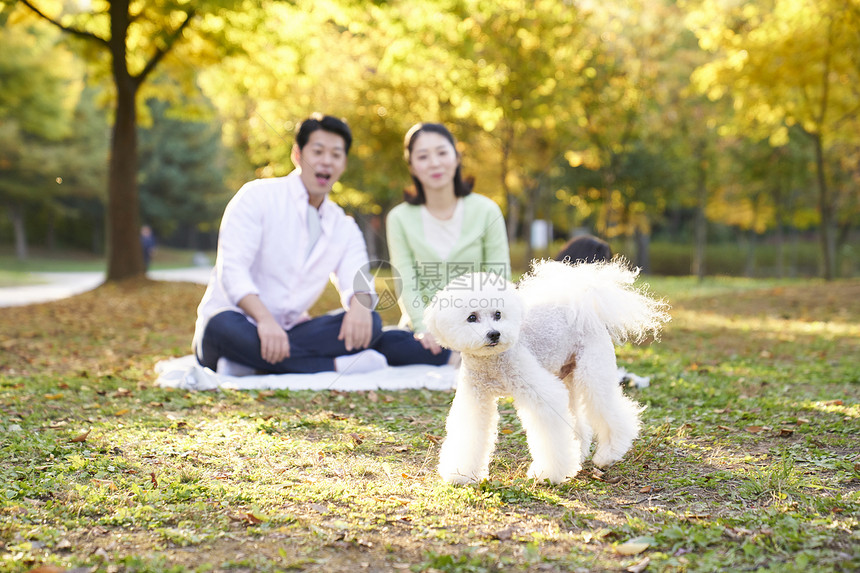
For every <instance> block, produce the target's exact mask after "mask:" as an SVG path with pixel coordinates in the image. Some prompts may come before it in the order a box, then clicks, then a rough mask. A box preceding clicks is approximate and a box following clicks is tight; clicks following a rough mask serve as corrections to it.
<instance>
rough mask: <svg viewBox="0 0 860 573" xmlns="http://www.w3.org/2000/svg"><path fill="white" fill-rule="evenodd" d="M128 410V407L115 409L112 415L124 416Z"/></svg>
mask: <svg viewBox="0 0 860 573" xmlns="http://www.w3.org/2000/svg"><path fill="white" fill-rule="evenodd" d="M128 412H129V409H128V408H123V409H122V410H117V411H116V412H114V416H117V417H119V416H125V415H126V414H128Z"/></svg>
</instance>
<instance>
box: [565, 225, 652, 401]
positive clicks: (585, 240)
mask: <svg viewBox="0 0 860 573" xmlns="http://www.w3.org/2000/svg"><path fill="white" fill-rule="evenodd" d="M611 259H612V249H611V248H610V246H609V243H607V242H606V241H604V240H603V239H600V238H598V237H595V236H594V235H579V236H577V237H574V238H572V239H571V240H569V241H568V242H567V243H566V244H565V245H564V246H563V247H562V248H561V250H560V251H559V252H558V254H557V255H556V256H555V260H557V261H562V262H565V263H568V264H571V265H575V264H579V263H599V262H604V261H609V260H611ZM618 378H619V382H620V383H621V384H622V385H630V386H634V387H636V388H646V387H648V386H649V385H650V383H651V377H650V376H646V377H643V376H637V375H636V374H634V373H632V372H627V370H625V369H624V368H622V367H620V366H619V367H618Z"/></svg>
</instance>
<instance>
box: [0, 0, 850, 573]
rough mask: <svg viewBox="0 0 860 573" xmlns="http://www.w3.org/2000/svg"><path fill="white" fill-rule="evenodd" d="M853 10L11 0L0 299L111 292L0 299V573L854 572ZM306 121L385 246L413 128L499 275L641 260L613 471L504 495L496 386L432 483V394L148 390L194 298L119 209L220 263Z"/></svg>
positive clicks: (657, 2) (634, 0)
mask: <svg viewBox="0 0 860 573" xmlns="http://www.w3.org/2000/svg"><path fill="white" fill-rule="evenodd" d="M858 30H860V3H858V0H814V1H813V0H773V1H766V0H762V1H759V2H745V1H742V0H695V1H690V0H686V1H685V0H679V1H677V2H670V1H663V0H653V1H650V2H644V1H639V0H629V1H621V0H603V1H597V0H580V1H575V2H564V1H557V2H547V1H544V0H536V1H532V2H526V1H520V2H512V1H508V0H499V1H496V2H484V1H477V0H449V1H440V0H428V1H425V2H421V3H408V2H403V1H397V0H390V1H384V0H377V1H374V2H360V1H357V0H353V1H329V0H318V1H315V2H311V1H306V0H297V1H294V2H268V1H264V2H257V3H254V2H251V1H245V2H242V1H236V0H206V1H198V2H186V1H184V0H151V1H146V2H142V1H134V2H123V1H119V0H116V1H111V2H105V1H98V0H89V1H88V0H76V1H74V2H59V1H55V0H18V1H11V0H9V1H7V0H0V285H4V286H5V284H6V283H5V282H4V281H8V282H9V283H13V284H25V285H26V286H24V287H22V290H27V291H28V292H32V291H33V290H36V288H37V286H34V285H33V284H32V282H31V281H33V280H38V278H39V277H40V276H42V275H38V276H37V275H36V274H33V275H29V274H27V273H28V271H39V270H46V267H47V268H48V269H49V270H90V271H98V273H95V274H99V276H100V277H101V276H102V274H101V273H102V272H104V271H106V277H107V279H108V280H107V281H106V284H104V285H102V286H100V287H98V288H96V289H94V290H90V291H88V292H84V293H82V294H79V295H77V296H72V297H68V298H63V299H61V300H54V301H51V302H46V303H41V304H28V305H24V306H15V307H8V308H0V573H25V572H35V571H38V572H40V573H48V572H51V573H61V572H66V573H84V572H90V573H96V572H97V573H163V572H171V573H184V572H194V573H204V572H211V571H231V572H241V573H245V572H247V573H251V572H253V573H258V572H263V573H265V572H272V573H276V572H278V573H279V572H283V571H325V572H332V571H349V572H354V571H373V572H376V571H379V572H388V571H407V570H408V571H414V572H416V573H417V572H427V573H437V572H439V571H444V572H446V573H492V572H496V571H516V572H523V573H526V572H528V573H532V572H551V573H562V572H570V571H575V572H592V571H628V572H631V573H634V572H638V573H642V572H643V571H646V570H647V571H649V572H654V573H664V572H665V573H670V572H671V573H676V572H678V573H680V572H683V573H691V572H701V573H710V572H712V571H762V572H765V571H769V572H774V573H777V572H778V573H787V572H788V573H831V572H834V571H836V572H843V571H845V572H847V571H857V570H860V551H858V548H860V452H858V449H857V444H858V437H860V424H858V421H860V363H858V361H857V356H860V295H858V290H860V289H858V287H860V278H857V275H858V268H860V263H858V255H857V251H856V249H857V247H856V245H857V232H858V230H857V225H858V219H860V216H858V200H860V198H858V176H860V172H858V159H860V129H858V127H860V126H858V115H857V111H858V106H860V97H858V91H860V81H858V80H860V78H858V75H860V64H858V62H860V34H858ZM317 110H318V111H324V112H327V113H331V114H333V115H338V116H342V117H344V118H346V119H347V120H348V121H349V123H350V124H351V125H352V128H353V130H354V132H355V135H356V141H355V146H354V148H353V150H352V152H351V154H350V165H349V168H348V170H347V172H346V174H345V176H344V178H343V180H342V182H341V183H340V184H339V185H338V186H337V187H336V188H335V189H334V191H333V193H332V198H333V199H334V200H335V201H337V202H338V203H340V204H341V205H343V206H344V207H345V208H346V209H347V210H348V211H349V212H350V213H352V214H354V215H355V216H356V218H357V219H358V221H359V223H360V225H361V227H362V228H363V229H364V231H365V233H366V234H367V237H368V245H369V247H370V249H371V250H372V253H373V255H374V256H377V257H384V248H385V245H384V241H382V240H381V238H382V237H383V236H384V229H383V226H384V215H385V213H386V212H387V211H388V209H390V208H391V207H392V206H393V205H394V204H396V203H397V202H399V201H400V200H401V192H402V189H403V187H404V186H406V185H407V184H408V175H407V171H406V168H405V165H404V163H403V158H402V138H403V134H404V133H405V131H406V129H407V128H408V127H409V126H410V125H411V124H413V123H415V122H417V121H422V120H434V121H442V122H444V123H445V124H446V125H449V126H450V127H451V129H452V130H453V131H454V132H455V134H456V135H457V137H458V138H459V139H460V141H461V151H462V152H463V155H464V161H465V165H466V169H465V171H466V172H467V173H469V174H472V175H474V176H475V177H476V180H477V190H478V191H479V192H481V193H484V194H486V195H488V196H490V197H492V198H493V199H494V200H496V201H498V202H499V204H500V205H501V206H502V208H503V210H504V212H505V214H506V220H507V222H508V224H509V225H510V227H509V229H510V233H511V237H512V239H514V242H513V253H514V264H515V269H514V270H515V271H517V272H519V271H523V270H525V265H526V262H527V260H528V258H530V257H531V256H532V255H538V256H542V255H545V254H550V253H551V252H552V251H553V249H554V248H556V247H557V246H558V245H559V244H561V242H562V241H563V240H564V239H565V238H566V237H567V236H568V235H569V234H571V233H574V232H577V231H578V230H588V231H591V232H595V233H597V234H600V235H603V236H605V237H607V238H609V239H610V240H611V241H612V243H613V247H614V248H615V249H616V250H618V251H621V252H623V253H624V254H626V255H627V256H628V257H630V259H631V260H632V261H633V262H634V263H635V264H637V265H641V266H643V267H644V268H645V269H646V270H648V271H650V273H651V274H650V275H649V276H647V277H645V278H644V281H643V282H647V283H648V285H649V288H651V289H653V292H654V293H655V294H656V295H657V296H659V297H665V299H666V300H667V301H668V302H669V303H670V304H671V305H672V309H671V314H672V321H671V322H670V323H669V324H668V325H667V326H666V328H665V330H664V332H663V334H662V337H661V340H660V341H659V342H655V343H653V344H645V345H641V346H634V345H630V344H627V345H623V346H620V347H618V349H617V356H618V362H619V365H621V366H623V367H624V368H626V369H628V370H630V371H632V372H634V373H636V374H638V375H642V376H649V377H651V385H650V386H649V387H647V388H627V389H626V390H625V392H626V393H627V394H628V395H630V396H631V397H632V398H633V399H635V400H636V401H637V402H639V403H640V404H641V405H642V406H643V407H644V408H645V409H644V411H643V412H642V419H643V427H642V434H641V436H640V438H639V439H638V440H636V442H635V443H634V447H633V449H632V450H631V451H630V452H629V453H628V455H627V456H626V457H625V459H624V460H622V461H621V462H619V463H618V464H616V465H614V466H613V467H611V468H609V469H608V470H607V471H605V472H604V471H599V470H597V469H596V468H594V467H593V464H591V462H590V461H587V462H586V464H585V466H584V470H583V471H582V472H580V474H578V475H577V476H576V477H575V478H573V479H571V480H570V481H569V482H567V483H565V484H563V485H558V486H553V485H551V484H547V483H539V482H535V481H534V480H528V479H526V478H525V475H526V471H527V468H528V464H529V462H530V460H529V458H528V455H527V451H528V450H527V444H526V438H525V435H524V434H523V432H522V429H521V425H520V424H519V421H518V419H517V416H516V413H515V409H514V407H513V404H512V403H511V401H510V400H507V401H501V403H500V424H499V429H500V435H499V441H498V447H497V455H496V456H495V457H494V460H493V463H492V466H491V470H490V476H491V478H490V479H489V480H486V481H484V482H482V483H481V484H477V485H475V486H470V487H454V486H450V485H447V484H444V483H442V482H441V481H440V480H439V478H438V476H437V475H436V472H435V465H436V461H437V459H438V447H439V443H440V441H441V438H442V436H443V435H444V431H445V430H444V426H445V416H446V413H447V411H448V409H449V407H450V403H451V399H452V396H453V394H452V393H451V392H429V391H423V390H412V391H383V390H379V391H371V392H333V391H330V392H310V391H292V390H278V391H233V390H228V389H224V390H222V391H220V392H186V391H180V390H176V389H172V388H164V387H161V386H159V385H158V383H157V381H156V377H157V374H156V373H155V371H154V366H155V364H156V363H157V362H158V361H161V360H164V359H166V358H172V357H178V356H183V355H187V354H188V352H189V344H190V339H191V334H192V331H193V325H194V317H195V315H196V311H195V309H196V306H197V304H198V303H199V301H200V298H201V296H202V294H203V289H204V287H203V285H200V284H193V283H190V282H181V281H160V280H134V279H142V278H143V274H144V268H143V262H142V256H141V249H140V241H139V234H138V233H139V229H140V225H142V224H144V223H146V224H150V225H152V227H154V228H155V230H156V232H157V234H158V236H159V239H160V247H159V250H158V253H157V254H156V259H155V263H156V266H187V265H188V264H190V263H191V261H192V255H193V253H195V252H197V251H204V252H205V253H206V254H207V255H209V256H210V258H211V255H212V248H213V247H214V245H215V238H216V233H217V227H218V220H219V217H220V216H221V213H222V211H223V208H224V205H225V204H226V202H227V201H228V200H229V198H230V196H231V195H232V194H233V193H234V192H235V190H236V189H238V187H239V186H240V185H241V184H242V183H244V182H245V181H247V180H249V179H251V178H254V177H269V176H277V175H283V174H285V173H287V172H288V171H289V170H291V169H292V166H291V164H290V162H289V152H290V146H291V144H292V139H293V134H294V132H295V122H296V121H297V120H299V119H301V118H303V117H306V116H307V115H308V114H309V113H310V112H312V111H317ZM534 220H542V221H549V222H551V223H552V227H553V229H554V232H555V237H554V238H555V244H554V245H552V246H548V247H547V248H544V249H531V247H530V243H529V241H526V239H527V238H528V235H529V232H528V231H529V230H530V229H531V227H532V225H531V222H532V221H534ZM852 249H853V250H852ZM210 262H211V260H210ZM179 270H182V271H184V270H185V269H179ZM156 271H157V272H155V271H154V272H152V273H150V275H149V276H150V278H158V273H161V272H162V269H156ZM77 274H78V275H80V274H83V273H77ZM660 275H665V276H660ZM672 275H683V276H672ZM706 275H707V276H706ZM713 275H748V277H754V278H748V277H743V276H713ZM851 275H853V276H854V278H845V277H849V276H851ZM66 276H67V275H66ZM780 276H782V277H784V278H779V277H780ZM814 276H818V277H821V278H810V277H814ZM125 279H129V280H125ZM824 279H834V280H824ZM64 280H65V279H64ZM640 284H642V283H640ZM39 286H43V285H39ZM13 288H14V287H13ZM2 290H3V291H7V292H8V291H9V290H11V289H2ZM337 304H338V299H337V296H336V293H333V292H331V289H329V290H328V291H326V293H324V295H323V297H322V298H321V300H320V301H319V302H318V305H317V306H316V307H315V308H314V309H313V312H315V313H316V312H324V311H326V310H330V309H331V308H333V307H335V306H336V305H337ZM390 312H391V313H392V314H389V315H385V320H386V322H388V323H391V322H392V321H396V319H397V317H396V309H391V310H390Z"/></svg>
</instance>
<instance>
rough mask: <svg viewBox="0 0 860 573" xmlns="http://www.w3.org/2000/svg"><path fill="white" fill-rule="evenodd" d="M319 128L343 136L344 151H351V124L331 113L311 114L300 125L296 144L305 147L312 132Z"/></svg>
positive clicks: (301, 147) (300, 147)
mask: <svg viewBox="0 0 860 573" xmlns="http://www.w3.org/2000/svg"><path fill="white" fill-rule="evenodd" d="M318 129H321V130H323V131H328V132H329V133H334V134H335V135H339V136H341V137H342V138H343V143H344V152H345V153H349V148H350V146H351V145H352V132H351V131H350V130H349V126H348V125H347V124H346V122H345V121H343V120H342V119H338V118H336V117H332V116H330V115H322V114H321V113H314V114H311V116H310V117H309V118H307V119H306V120H304V121H303V122H302V124H301V125H300V126H299V131H298V132H296V145H298V146H299V149H304V148H305V145H307V144H308V139H310V137H311V134H312V133H313V132H315V131H316V130H318Z"/></svg>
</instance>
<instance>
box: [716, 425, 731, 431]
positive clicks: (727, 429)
mask: <svg viewBox="0 0 860 573" xmlns="http://www.w3.org/2000/svg"><path fill="white" fill-rule="evenodd" d="M717 429H719V430H725V431H727V432H731V431H732V429H731V428H729V427H728V426H717Z"/></svg>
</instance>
